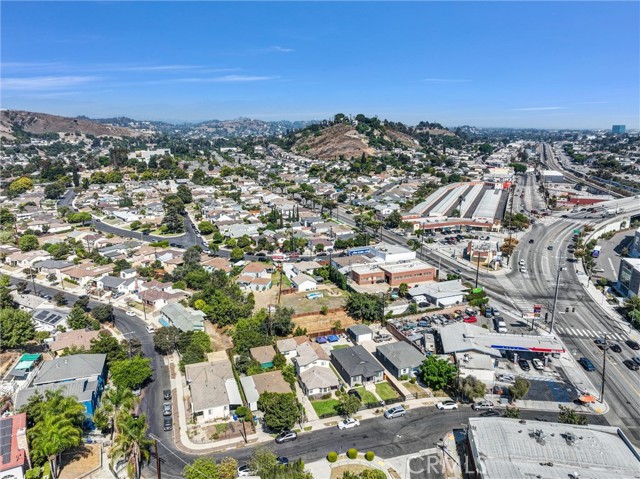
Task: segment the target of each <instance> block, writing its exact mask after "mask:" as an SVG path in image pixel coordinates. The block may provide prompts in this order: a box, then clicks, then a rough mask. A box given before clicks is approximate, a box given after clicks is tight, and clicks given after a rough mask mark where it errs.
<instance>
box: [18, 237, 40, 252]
mask: <svg viewBox="0 0 640 479" xmlns="http://www.w3.org/2000/svg"><path fill="white" fill-rule="evenodd" d="M18 246H19V247H20V251H22V252H23V253H24V252H26V251H33V250H36V249H38V248H39V247H40V243H38V237H37V236H36V235H22V236H21V237H20V239H19V240H18Z"/></svg>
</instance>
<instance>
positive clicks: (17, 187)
mask: <svg viewBox="0 0 640 479" xmlns="http://www.w3.org/2000/svg"><path fill="white" fill-rule="evenodd" d="M32 189H33V180H32V179H31V178H28V177H26V176H23V177H21V178H18V179H17V180H14V181H12V182H11V184H10V185H9V195H10V196H12V197H14V196H18V195H21V194H22V193H25V192H27V191H29V190H32Z"/></svg>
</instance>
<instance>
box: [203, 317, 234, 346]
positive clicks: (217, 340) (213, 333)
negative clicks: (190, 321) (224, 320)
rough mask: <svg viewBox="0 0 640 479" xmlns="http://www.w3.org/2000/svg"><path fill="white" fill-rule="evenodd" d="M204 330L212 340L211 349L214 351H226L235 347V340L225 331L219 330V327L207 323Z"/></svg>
mask: <svg viewBox="0 0 640 479" xmlns="http://www.w3.org/2000/svg"><path fill="white" fill-rule="evenodd" d="M204 330H205V331H206V332H207V334H208V335H209V337H210V338H211V349H213V350H214V351H226V350H227V349H231V348H232V347H233V340H232V339H231V337H230V336H229V335H227V333H226V332H225V330H224V329H222V328H219V327H218V326H217V325H215V324H212V323H210V322H209V321H205V323H204Z"/></svg>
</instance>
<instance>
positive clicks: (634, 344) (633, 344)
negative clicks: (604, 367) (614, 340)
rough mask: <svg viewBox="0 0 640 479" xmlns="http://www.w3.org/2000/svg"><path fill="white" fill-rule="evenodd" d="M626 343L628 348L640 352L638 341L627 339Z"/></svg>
mask: <svg viewBox="0 0 640 479" xmlns="http://www.w3.org/2000/svg"><path fill="white" fill-rule="evenodd" d="M625 342H626V344H627V346H629V347H630V348H631V349H633V350H634V351H640V344H638V342H637V341H634V340H633V339H627V340H626V341H625Z"/></svg>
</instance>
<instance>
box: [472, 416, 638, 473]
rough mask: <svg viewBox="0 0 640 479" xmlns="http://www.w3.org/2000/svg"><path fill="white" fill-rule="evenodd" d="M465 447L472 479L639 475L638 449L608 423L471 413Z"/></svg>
mask: <svg viewBox="0 0 640 479" xmlns="http://www.w3.org/2000/svg"><path fill="white" fill-rule="evenodd" d="M467 449H468V451H467V452H468V458H469V464H468V467H469V470H470V471H471V474H470V477H475V478H476V479H506V478H509V479H531V478H544V479H567V478H570V479H604V478H609V477H619V478H636V477H640V454H639V453H638V451H637V450H636V449H635V448H634V446H633V445H632V444H631V442H630V441H629V439H628V438H627V437H626V436H625V434H624V433H623V432H622V431H621V430H620V429H618V428H617V427H611V426H596V425H587V426H575V425H571V424H561V423H554V422H541V421H531V420H527V421H520V420H518V419H507V418H500V417H493V418H478V417H472V418H469V428H468V431H467Z"/></svg>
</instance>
